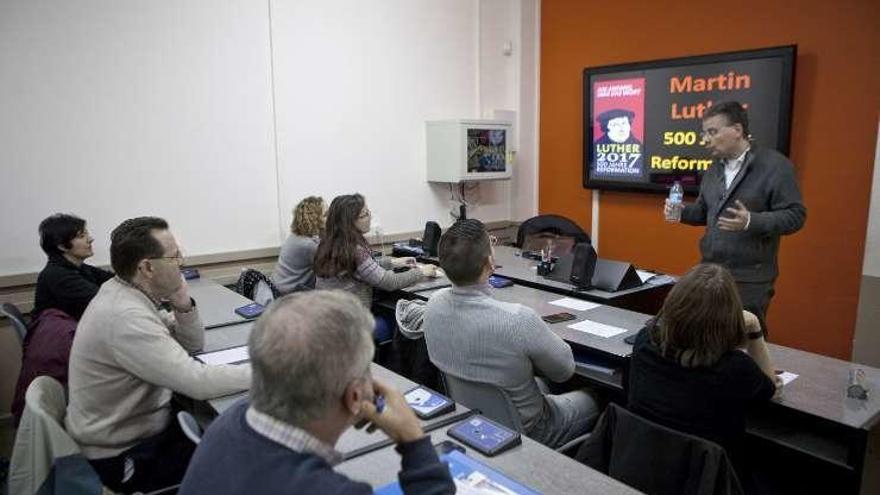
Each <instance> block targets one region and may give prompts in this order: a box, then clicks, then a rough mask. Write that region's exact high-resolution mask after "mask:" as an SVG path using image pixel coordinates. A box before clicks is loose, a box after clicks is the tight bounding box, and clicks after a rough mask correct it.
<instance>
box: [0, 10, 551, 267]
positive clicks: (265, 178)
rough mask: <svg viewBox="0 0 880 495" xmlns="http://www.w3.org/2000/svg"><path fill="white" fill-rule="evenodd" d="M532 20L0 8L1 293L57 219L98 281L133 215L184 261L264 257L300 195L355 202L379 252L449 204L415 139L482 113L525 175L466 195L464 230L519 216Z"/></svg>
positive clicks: (528, 140) (426, 14) (524, 205)
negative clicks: (98, 270) (499, 116)
mask: <svg viewBox="0 0 880 495" xmlns="http://www.w3.org/2000/svg"><path fill="white" fill-rule="evenodd" d="M535 11H536V9H535V8H534V0H522V1H504V0H444V1H441V2H437V1H435V0H382V1H371V2H364V1H358V0H336V1H318V0H298V1H280V0H265V1H262V2H255V1H245V0H229V1H226V2H210V1H207V0H180V1H176V2H143V1H135V0H116V1H110V0H104V1H99V0H81V1H78V2H66V1H61V0H4V2H3V3H2V4H0V67H2V71H0V109H2V110H3V111H2V112H0V164H2V167H3V172H4V177H5V179H4V184H3V194H2V195H0V210H2V211H3V215H2V220H0V221H2V231H3V232H4V242H3V243H0V275H8V274H14V273H23V272H33V271H37V270H39V269H40V267H41V266H42V264H43V262H44V257H43V255H42V253H41V252H40V251H39V248H38V246H37V239H36V226H37V224H38V223H39V221H40V220H41V219H42V218H44V217H45V216H47V215H49V214H51V213H53V212H56V211H69V212H74V213H76V214H78V215H80V216H82V217H84V218H86V219H87V220H88V221H89V227H90V230H91V231H92V233H93V235H94V236H95V238H96V245H95V248H96V257H95V258H93V260H92V261H93V262H94V263H97V264H102V263H106V262H107V261H108V255H107V247H108V244H109V241H108V239H109V232H110V230H111V229H112V228H113V227H114V226H115V225H117V224H118V223H119V222H120V221H121V220H122V219H124V218H127V217H131V216H136V215H142V214H153V215H159V216H163V217H166V218H167V219H168V220H169V221H170V222H171V224H172V228H173V230H174V231H175V233H176V234H177V236H178V237H179V238H180V240H181V242H182V244H183V246H184V248H185V251H186V253H187V254H188V255H199V254H212V253H220V252H228V251H236V250H243V249H253V248H261V247H271V246H277V245H278V244H279V243H280V241H281V240H282V239H283V236H284V235H285V233H286V231H287V225H288V224H289V221H290V208H291V207H292V206H293V205H294V204H295V203H296V202H297V201H298V200H299V199H300V198H301V197H303V196H304V195H308V194H321V195H323V196H325V197H327V198H328V199H329V198H330V197H332V196H334V195H335V194H339V193H346V192H353V191H360V192H362V193H364V194H365V195H366V196H367V199H368V201H369V204H370V207H371V209H372V210H373V211H374V213H375V214H376V216H377V217H378V218H379V221H380V222H381V224H382V228H383V231H385V232H389V233H392V232H400V231H412V230H420V229H421V227H422V226H423V225H424V222H425V220H428V219H436V220H439V221H440V222H441V224H442V225H448V224H449V223H450V220H451V219H450V217H449V216H448V213H447V212H448V210H449V209H450V207H451V202H450V201H449V193H448V189H447V188H446V187H444V186H439V185H429V184H428V183H426V182H425V165H424V161H425V143H424V121H425V120H428V119H441V118H457V117H478V116H481V115H486V114H490V113H491V112H492V111H493V110H495V109H504V110H509V111H512V112H514V114H515V115H516V116H517V120H518V132H517V134H518V136H517V138H518V141H519V143H520V144H519V146H520V153H519V156H518V161H521V160H522V157H523V156H524V155H529V154H530V155H531V156H530V157H528V161H526V162H524V163H523V164H522V167H523V173H522V174H521V175H520V171H519V170H517V172H516V174H517V176H516V179H515V180H514V181H511V182H503V181H502V182H493V183H486V184H483V185H481V187H480V189H479V198H478V199H477V205H476V206H475V207H474V208H472V209H471V210H470V213H471V215H472V216H475V217H477V218H481V219H483V220H486V221H492V220H503V219H510V218H516V217H522V216H530V214H527V213H528V212H529V211H531V212H532V213H533V212H534V210H535V206H534V205H535V204H536V198H535V185H534V180H535V179H534V177H536V164H535V158H534V157H535V156H536V152H535V150H534V141H535V132H536V125H535V122H534V118H535V115H536V103H535V102H536V98H537V87H536V80H537V79H536V78H537V74H536V73H535V72H534V71H535V62H534V57H536V52H535V50H536V43H537V40H536V39H529V40H523V39H521V38H522V36H523V35H524V33H526V35H528V34H529V33H531V34H534V35H535V36H536V29H535V26H534V22H536V19H535V18H531V19H528V22H532V23H533V24H532V25H529V26H526V25H524V24H523V22H524V20H523V19H522V16H523V14H522V12H531V13H532V14H531V15H534V12H535ZM505 41H510V42H512V44H513V46H514V51H513V54H512V56H505V55H503V54H502V53H501V50H500V47H501V46H502V45H503V42H505ZM523 45H525V46H526V48H527V49H526V50H525V51H524V50H523V49H522V47H523ZM526 56H528V57H532V59H531V60H530V61H529V62H528V63H527V64H526V65H523V63H522V62H521V60H520V58H521V57H526ZM528 78H532V79H531V82H530V83H528V84H530V86H529V88H528V89H527V90H523V89H520V80H521V79H522V80H524V81H526V80H528ZM521 107H525V108H524V109H523V108H521ZM523 119H531V121H527V122H525V123H523ZM528 147H531V148H532V149H531V150H530V151H528V150H526V148H528ZM523 150H526V151H525V153H524V152H523ZM526 171H527V173H526ZM511 184H514V186H511ZM511 187H514V188H515V191H516V192H515V194H512V193H511ZM469 199H471V198H470V197H469ZM514 210H515V211H514Z"/></svg>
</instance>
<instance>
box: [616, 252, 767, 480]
mask: <svg viewBox="0 0 880 495" xmlns="http://www.w3.org/2000/svg"><path fill="white" fill-rule="evenodd" d="M776 383H777V378H776V375H775V373H774V370H773V364H772V362H771V360H770V354H769V353H768V351H767V345H766V343H765V342H764V334H763V332H762V331H761V326H760V324H759V323H758V319H757V318H756V317H755V315H753V314H751V313H749V312H746V311H743V308H742V302H741V301H740V297H739V293H738V292H737V289H736V283H735V282H734V281H733V277H732V276H731V275H730V273H729V272H728V271H727V270H726V269H725V268H724V267H722V266H720V265H714V264H702V265H698V266H696V267H694V268H693V269H691V270H690V271H689V272H688V273H687V274H686V275H685V276H683V277H682V278H681V279H680V280H679V281H678V283H677V284H676V285H675V287H673V288H672V290H671V291H670V292H669V295H668V296H667V297H666V301H665V302H664V303H663V307H662V308H661V309H660V312H659V313H658V314H657V316H656V317H655V318H654V319H653V320H651V321H649V322H648V324H647V326H646V327H645V328H644V329H642V331H641V332H640V333H639V335H638V337H637V338H636V342H635V344H634V346H633V354H632V361H631V363H630V377H629V393H628V395H629V406H628V407H629V409H630V410H631V411H633V412H635V413H636V414H639V415H641V416H644V417H646V418H647V419H650V420H652V421H654V422H657V423H660V424H662V425H665V426H668V427H670V428H673V429H676V430H679V431H682V432H686V433H690V434H693V435H697V436H700V437H702V438H705V439H707V440H711V441H713V442H716V443H718V444H720V445H721V446H723V447H725V448H726V449H727V451H728V454H729V455H730V456H731V458H732V459H733V460H734V464H735V465H741V463H740V462H737V460H740V461H741V460H742V459H741V447H742V440H743V437H744V434H745V419H746V413H747V411H748V410H749V409H750V408H751V407H752V406H755V405H758V404H762V403H766V402H767V401H769V400H770V399H771V398H772V397H773V394H774V393H775V392H776Z"/></svg>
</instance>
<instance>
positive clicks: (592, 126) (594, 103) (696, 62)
mask: <svg viewBox="0 0 880 495" xmlns="http://www.w3.org/2000/svg"><path fill="white" fill-rule="evenodd" d="M794 57H795V47H794V46H787V47H778V48H768V49H763V50H752V51H748V52H734V53H724V54H717V55H703V56H698V57H687V58H677V59H669V60H657V61H652V62H640V63H632V64H624V65H616V66H608V67H598V68H588V69H585V70H584V187H585V188H588V189H611V190H631V191H661V192H662V191H666V190H667V189H668V188H669V187H670V186H671V185H672V183H673V182H675V181H680V182H681V184H682V186H684V188H685V191H688V192H696V191H697V190H698V189H699V185H700V180H701V178H702V175H703V173H704V172H705V171H706V170H708V169H709V167H710V166H711V165H712V157H711V155H710V153H709V152H708V150H706V148H705V146H704V144H703V139H702V118H703V115H704V113H705V112H706V111H707V110H708V109H709V108H710V107H711V106H712V105H714V104H716V103H720V102H723V101H738V102H740V103H742V104H743V106H745V107H746V109H747V111H748V115H749V127H750V129H749V132H750V134H751V137H752V139H753V141H754V143H755V144H756V145H757V146H767V147H772V148H775V149H777V150H779V151H781V152H782V153H784V154H787V153H788V142H789V134H790V132H789V128H790V116H791V99H792V76H793V71H794Z"/></svg>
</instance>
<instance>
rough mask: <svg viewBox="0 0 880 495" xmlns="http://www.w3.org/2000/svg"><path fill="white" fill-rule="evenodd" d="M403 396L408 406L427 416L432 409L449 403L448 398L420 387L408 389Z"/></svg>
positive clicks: (434, 409)
mask: <svg viewBox="0 0 880 495" xmlns="http://www.w3.org/2000/svg"><path fill="white" fill-rule="evenodd" d="M403 397H404V398H405V399H406V403H407V404H409V407H411V408H413V410H415V411H416V412H419V413H421V414H422V415H425V416H428V415H430V414H432V413H433V412H434V411H436V410H438V409H440V408H441V407H444V406H446V405H447V404H449V399H447V398H446V397H443V396H442V395H439V394H435V393H433V392H431V391H430V390H427V389H424V388H422V387H417V388H414V389H412V390H410V391H409V392H407V393H406V394H405V395H404V396H403Z"/></svg>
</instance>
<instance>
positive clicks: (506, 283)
mask: <svg viewBox="0 0 880 495" xmlns="http://www.w3.org/2000/svg"><path fill="white" fill-rule="evenodd" d="M489 285H491V286H492V287H495V288H496V289H500V288H502V287H510V286H511V285H513V280H510V279H509V278H503V277H496V276H495V275H490V276H489Z"/></svg>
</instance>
